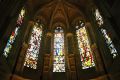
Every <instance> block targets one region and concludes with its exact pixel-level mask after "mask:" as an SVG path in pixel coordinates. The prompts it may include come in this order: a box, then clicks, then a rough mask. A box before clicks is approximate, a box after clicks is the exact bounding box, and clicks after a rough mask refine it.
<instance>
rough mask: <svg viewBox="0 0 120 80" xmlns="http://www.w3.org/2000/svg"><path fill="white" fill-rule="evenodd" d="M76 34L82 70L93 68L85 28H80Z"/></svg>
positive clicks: (93, 64)
mask: <svg viewBox="0 0 120 80" xmlns="http://www.w3.org/2000/svg"><path fill="white" fill-rule="evenodd" d="M76 34H77V39H78V46H79V51H80V58H81V62H82V69H87V68H90V67H93V66H95V63H94V59H93V55H92V51H91V48H90V43H89V40H88V35H87V32H86V29H85V27H82V28H79V29H78V30H76Z"/></svg>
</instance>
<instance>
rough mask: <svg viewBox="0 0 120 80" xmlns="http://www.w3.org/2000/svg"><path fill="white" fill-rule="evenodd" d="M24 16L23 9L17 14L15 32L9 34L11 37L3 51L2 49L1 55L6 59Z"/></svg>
mask: <svg viewBox="0 0 120 80" xmlns="http://www.w3.org/2000/svg"><path fill="white" fill-rule="evenodd" d="M24 15H25V9H24V8H23V9H22V10H21V12H20V14H19V17H18V19H17V23H16V24H17V25H16V28H15V30H14V31H13V32H12V33H11V35H10V37H9V39H8V41H7V45H6V47H5V49H4V53H3V55H4V56H5V57H8V54H9V53H10V50H11V49H12V45H13V43H14V41H15V39H16V36H17V35H18V31H19V29H20V26H21V24H22V23H23V19H24Z"/></svg>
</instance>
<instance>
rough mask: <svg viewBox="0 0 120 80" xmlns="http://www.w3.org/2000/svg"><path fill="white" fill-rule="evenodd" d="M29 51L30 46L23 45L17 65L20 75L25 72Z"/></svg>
mask: <svg viewBox="0 0 120 80" xmlns="http://www.w3.org/2000/svg"><path fill="white" fill-rule="evenodd" d="M27 49H28V44H26V43H25V42H24V43H23V45H22V49H21V52H20V56H19V59H18V62H17V65H16V72H17V73H18V74H19V73H22V71H23V68H24V61H25V57H26V51H27Z"/></svg>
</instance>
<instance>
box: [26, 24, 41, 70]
mask: <svg viewBox="0 0 120 80" xmlns="http://www.w3.org/2000/svg"><path fill="white" fill-rule="evenodd" d="M41 36H42V26H41V27H38V24H37V23H36V24H35V25H34V28H33V30H32V34H31V38H30V41H29V48H28V50H27V54H26V58H25V62H24V66H26V67H30V68H33V69H36V68H37V60H38V54H39V49H40V43H41Z"/></svg>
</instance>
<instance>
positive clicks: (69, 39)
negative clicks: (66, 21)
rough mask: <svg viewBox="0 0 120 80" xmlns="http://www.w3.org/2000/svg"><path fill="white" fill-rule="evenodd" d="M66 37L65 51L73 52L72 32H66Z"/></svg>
mask: <svg viewBox="0 0 120 80" xmlns="http://www.w3.org/2000/svg"><path fill="white" fill-rule="evenodd" d="M66 37H67V51H68V54H73V52H74V47H73V46H74V45H73V34H72V33H67V34H66Z"/></svg>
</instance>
